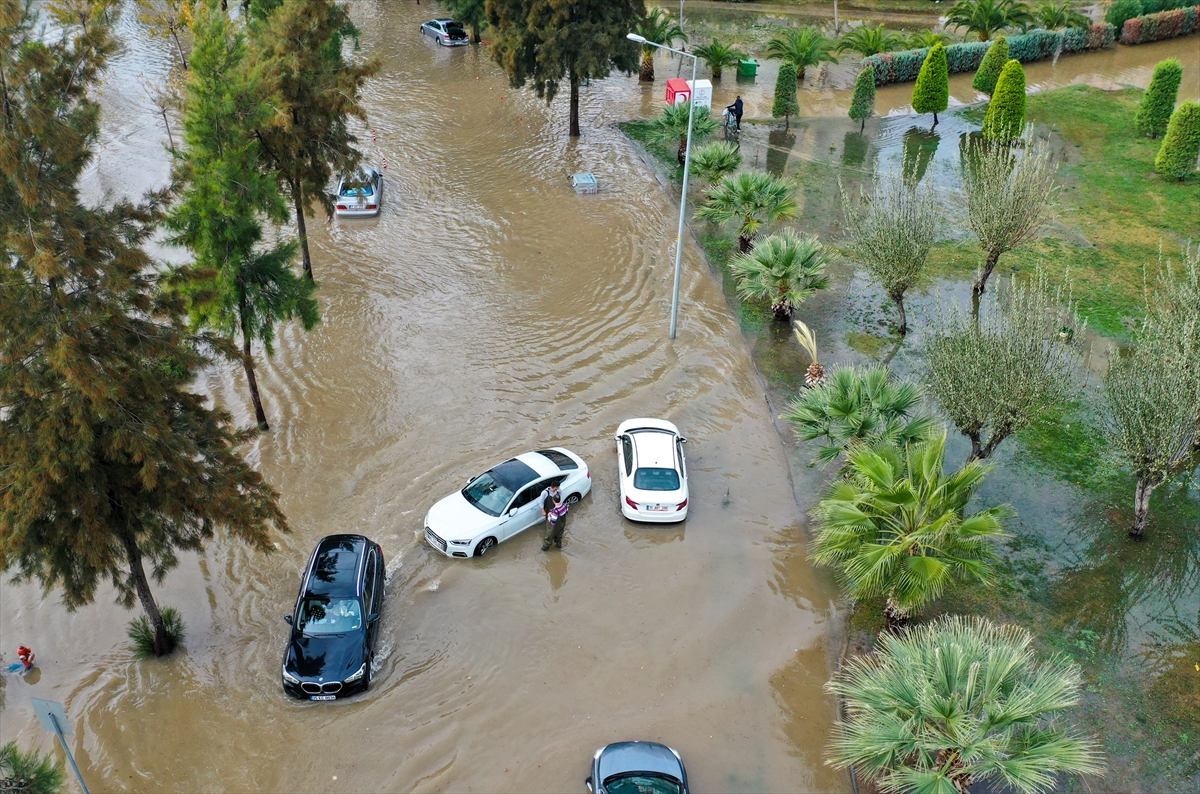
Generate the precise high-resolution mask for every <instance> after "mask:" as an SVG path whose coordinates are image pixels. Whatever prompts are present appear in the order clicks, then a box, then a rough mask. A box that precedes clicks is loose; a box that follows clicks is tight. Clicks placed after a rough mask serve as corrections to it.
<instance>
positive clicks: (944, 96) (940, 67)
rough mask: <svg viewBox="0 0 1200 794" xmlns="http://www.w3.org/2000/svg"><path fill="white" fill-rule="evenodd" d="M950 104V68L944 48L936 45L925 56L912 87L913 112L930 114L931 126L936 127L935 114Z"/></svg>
mask: <svg viewBox="0 0 1200 794" xmlns="http://www.w3.org/2000/svg"><path fill="white" fill-rule="evenodd" d="M949 103H950V68H949V66H948V65H947V64H946V46H945V45H944V44H938V45H937V46H935V47H934V48H933V49H931V50H930V51H929V54H928V55H926V56H925V63H923V64H921V71H920V73H918V74H917V84H916V85H915V86H913V95H912V104H913V110H915V111H916V112H918V113H932V114H933V126H935V127H936V126H937V123H938V117H937V114H938V113H941V112H942V111H943V110H945V109H946V108H947V106H948V105H949Z"/></svg>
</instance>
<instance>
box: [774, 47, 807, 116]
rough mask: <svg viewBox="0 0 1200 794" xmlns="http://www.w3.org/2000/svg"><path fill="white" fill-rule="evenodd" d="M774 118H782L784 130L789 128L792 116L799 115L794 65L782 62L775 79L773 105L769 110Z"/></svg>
mask: <svg viewBox="0 0 1200 794" xmlns="http://www.w3.org/2000/svg"><path fill="white" fill-rule="evenodd" d="M771 115H772V116H774V117H775V118H779V117H780V116H782V117H783V118H784V119H785V121H784V127H785V129H786V128H787V127H790V126H791V123H792V116H794V115H795V116H798V115H800V101H799V100H797V99H796V64H794V63H792V62H790V61H784V62H783V63H782V64H780V66H779V76H778V77H776V78H775V105H774V106H773V107H772V108H771Z"/></svg>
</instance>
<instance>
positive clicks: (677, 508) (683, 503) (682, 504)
mask: <svg viewBox="0 0 1200 794" xmlns="http://www.w3.org/2000/svg"><path fill="white" fill-rule="evenodd" d="M685 507H687V499H684V500H683V501H682V502H680V503H679V504H677V505H675V509H676V510H677V511H678V510H682V509H683V508H685Z"/></svg>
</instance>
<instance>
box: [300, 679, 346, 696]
mask: <svg viewBox="0 0 1200 794" xmlns="http://www.w3.org/2000/svg"><path fill="white" fill-rule="evenodd" d="M300 689H301V691H303V692H304V694H306V695H336V694H337V693H338V692H341V691H342V682H341V681H330V682H329V683H328V684H318V683H317V682H316V681H305V682H304V683H303V684H301V685H300Z"/></svg>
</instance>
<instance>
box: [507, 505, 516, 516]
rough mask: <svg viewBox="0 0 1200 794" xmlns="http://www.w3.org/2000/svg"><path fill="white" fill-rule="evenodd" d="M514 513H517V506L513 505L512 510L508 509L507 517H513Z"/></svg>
mask: <svg viewBox="0 0 1200 794" xmlns="http://www.w3.org/2000/svg"><path fill="white" fill-rule="evenodd" d="M516 514H517V508H515V507H514V508H513V509H512V510H509V511H508V517H509V518H512V517H513V516H515V515H516Z"/></svg>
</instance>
